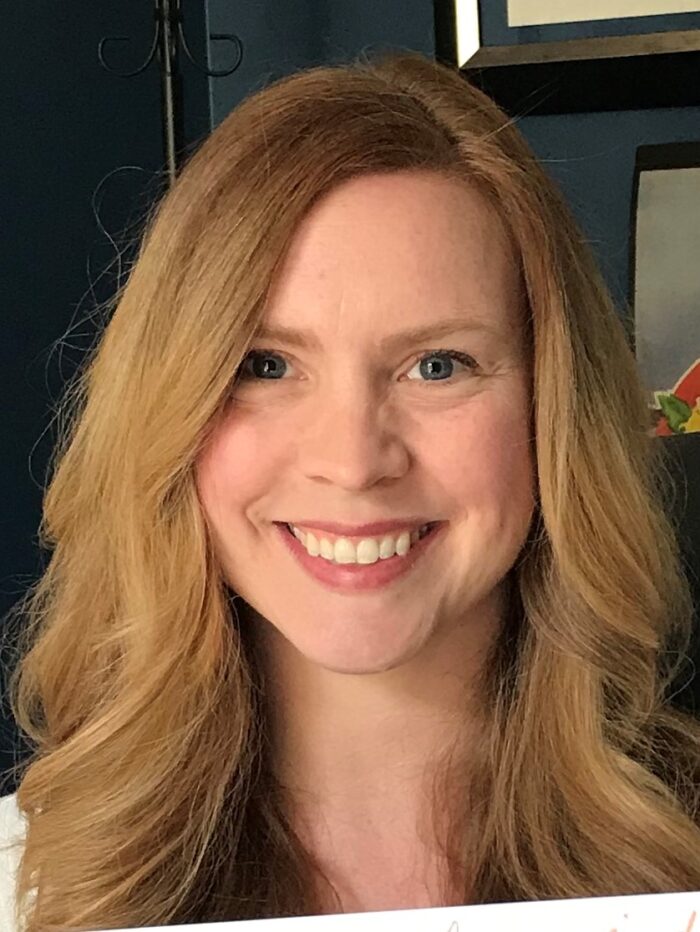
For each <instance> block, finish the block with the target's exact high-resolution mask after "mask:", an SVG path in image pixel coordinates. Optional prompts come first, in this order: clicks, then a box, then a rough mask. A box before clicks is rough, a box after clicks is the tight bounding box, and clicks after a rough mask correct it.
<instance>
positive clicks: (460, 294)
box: [196, 172, 535, 672]
mask: <svg viewBox="0 0 700 932" xmlns="http://www.w3.org/2000/svg"><path fill="white" fill-rule="evenodd" d="M521 313H522V310H521V299H520V283H519V275H518V271H517V265H516V261H515V258H514V255H513V251H512V248H511V247H510V245H509V243H508V240H507V237H506V235H505V232H504V229H503V227H502V225H501V222H500V220H499V218H498V216H497V215H496V213H495V212H494V211H493V210H492V208H490V207H489V206H488V204H487V202H486V201H485V200H484V199H483V198H482V196H481V195H480V194H479V193H478V191H476V190H475V189H472V188H470V187H468V186H467V185H466V184H460V183H458V182H456V181H452V180H448V179H446V178H443V177H442V176H438V175H436V174H431V173H427V172H426V173H422V172H421V173H408V172H405V173H394V174H386V175H372V176H363V177H360V178H355V179H352V180H350V181H347V182H345V183H343V184H342V185H340V186H339V187H337V188H336V189H334V190H333V191H332V192H331V193H330V194H328V195H327V196H326V197H325V198H323V199H322V200H320V201H319V202H317V204H316V205H315V206H314V208H313V209H312V211H311V212H310V214H309V215H308V216H307V217H306V219H305V221H304V222H303V224H302V225H301V227H300V228H299V229H298V231H297V233H296V236H295V238H294V240H293V242H292V245H291V248H290V251H289V253H288V255H287V257H286V261H285V263H284V265H283V267H282V269H281V272H280V274H279V276H278V278H277V280H276V281H275V282H274V283H273V288H272V291H271V294H270V301H269V303H268V306H267V308H266V316H265V322H264V323H265V328H266V330H267V331H269V333H268V335H266V336H264V337H261V338H260V339H259V340H257V341H256V343H255V344H254V352H252V353H251V354H250V355H249V356H248V357H247V360H246V362H245V364H244V366H243V367H242V370H241V374H240V377H239V378H240V380H239V381H238V382H237V384H236V385H235V386H234V389H233V394H232V400H231V403H230V406H229V409H228V411H227V412H226V414H225V416H224V417H223V419H222V420H221V423H220V424H219V426H218V428H217V431H216V432H215V434H214V435H213V437H212V438H211V441H210V442H209V444H208V445H207V447H206V448H205V449H204V450H203V452H202V454H201V456H200V457H199V459H198V461H197V468H196V474H197V485H198V490H199V495H200V499H201V502H202V505H203V507H204V510H205V513H206V516H207V520H208V523H209V526H210V528H211V531H212V535H213V539H214V543H215V547H216V550H217V554H218V557H219V559H220V561H221V565H222V569H223V572H224V576H225V578H226V580H227V582H228V583H229V585H230V586H231V587H232V589H233V590H234V591H235V592H236V593H237V594H238V595H240V596H241V597H242V598H243V599H244V600H245V602H246V603H248V604H249V605H250V606H251V607H252V608H253V609H254V610H255V612H257V613H258V614H259V615H260V616H262V618H261V619H258V621H257V623H258V624H261V625H265V624H266V622H265V620H266V621H267V622H269V625H270V626H271V629H270V630H272V632H273V634H274V636H275V637H276V638H278V640H279V642H280V643H282V644H284V645H286V646H287V647H289V645H291V646H293V648H296V650H297V651H299V652H300V653H301V654H302V655H303V656H304V657H305V658H306V659H307V660H309V661H311V662H313V663H316V664H319V665H321V666H323V667H324V668H326V669H329V670H335V671H342V672H372V671H380V670H388V669H391V668H394V667H397V666H399V665H400V664H402V663H404V662H406V661H407V660H409V659H412V658H413V657H414V656H416V655H417V654H418V652H419V651H420V650H421V649H423V648H424V647H425V646H426V645H427V644H428V642H429V641H430V640H431V638H433V637H436V636H437V635H438V634H439V633H440V634H442V633H444V632H445V631H449V629H450V628H451V627H454V626H457V625H464V624H472V625H479V624H486V623H487V622H486V621H485V619H486V618H487V617H489V612H488V610H486V609H488V607H489V605H491V606H493V605H495V604H497V599H498V596H499V594H500V591H501V584H502V583H503V582H504V577H505V576H506V574H507V573H508V571H509V570H510V568H511V567H512V565H513V563H514V561H515V559H516V557H517V555H518V553H519V551H520V549H521V547H522V545H523V543H524V541H525V538H526V536H527V532H528V528H529V525H530V520H531V517H532V511H533V507H534V495H535V470H534V459H533V448H532V446H531V438H530V397H529V384H530V382H529V380H530V375H529V365H530V363H529V359H528V356H527V353H526V349H525V346H524V342H523V335H522V333H521V321H520V317H521ZM284 328H287V329H289V330H293V331H294V335H289V334H287V335H284V334H283V333H282V332H281V331H282V330H283V329H284ZM412 331H421V334H418V333H411V332H412ZM302 335H303V336H302ZM386 522H388V524H389V525H392V524H396V525H397V526H396V527H395V528H393V529H392V528H391V527H390V526H387V527H385V528H381V527H379V528H376V529H372V528H370V529H364V530H363V529H360V528H359V526H360V525H367V524H375V523H386ZM434 522H436V523H437V526H436V527H434V528H433V530H431V532H430V533H429V534H427V536H425V537H423V538H421V539H420V540H419V541H418V542H417V543H416V542H414V543H413V544H412V546H411V547H410V549H409V550H408V552H407V553H404V552H403V551H404V550H405V548H406V545H407V543H409V542H410V541H411V540H413V541H415V538H416V532H417V529H418V527H419V526H421V525H425V524H428V523H431V524H432V523H434ZM288 523H289V524H292V525H294V526H296V528H297V531H298V533H299V534H300V535H301V536H302V537H304V539H305V540H306V542H307V544H308V545H309V547H310V548H311V551H312V553H313V552H318V549H319V548H320V549H321V553H320V554H319V555H317V556H314V555H310V554H309V553H307V551H306V550H305V548H304V547H303V546H302V544H301V543H300V542H299V540H298V539H297V537H295V536H293V535H292V533H291V532H290V531H289V529H288V528H287V524H288ZM324 523H328V524H330V525H333V524H335V525H345V526H348V527H345V528H336V531H335V532H334V531H333V529H332V528H331V529H329V528H326V529H323V528H321V525H322V524H324ZM307 534H312V535H313V538H310V537H305V535H307ZM340 538H345V540H344V541H341V540H340ZM324 539H325V543H324V542H323V541H324ZM314 541H315V544H314ZM361 541H362V542H361ZM360 542H361V543H360ZM396 544H398V553H397V552H396V547H395V545H396ZM390 553H393V556H388V555H387V554H390ZM324 554H325V556H324ZM356 557H359V559H360V560H369V561H375V562H368V563H360V564H356V563H354V562H350V563H345V562H343V561H344V560H346V559H347V560H354V559H355V558H356ZM491 614H492V613H491ZM479 633H481V634H483V632H475V637H476V635H477V634H479ZM279 636H281V637H279Z"/></svg>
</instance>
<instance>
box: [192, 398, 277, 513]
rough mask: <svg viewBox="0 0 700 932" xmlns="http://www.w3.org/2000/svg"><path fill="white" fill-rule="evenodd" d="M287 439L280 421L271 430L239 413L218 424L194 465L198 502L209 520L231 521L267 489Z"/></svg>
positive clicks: (259, 421) (260, 422) (261, 420)
mask: <svg viewBox="0 0 700 932" xmlns="http://www.w3.org/2000/svg"><path fill="white" fill-rule="evenodd" d="M291 440H292V438H291V437H288V436H287V435H286V431H285V426H284V424H277V425H276V426H275V427H274V429H273V427H272V425H271V424H269V423H267V422H266V421H265V420H264V419H261V418H254V417H245V416H243V415H239V416H238V417H236V418H235V419H234V418H231V417H230V418H228V419H227V420H226V421H224V422H223V423H222V424H221V425H220V427H219V428H218V429H217V431H216V432H215V433H214V435H213V436H212V438H211V439H210V441H209V443H208V444H207V446H206V447H205V449H204V450H203V451H202V452H201V454H200V455H199V457H198V459H197V462H196V464H195V477H196V478H195V481H196V484H197V489H198V492H199V497H200V501H201V502H202V504H203V506H204V507H205V509H206V511H207V513H208V515H209V517H210V519H211V520H212V522H213V523H215V524H219V523H220V522H221V521H222V520H223V519H224V517H225V519H226V521H227V522H230V521H231V520H232V519H234V520H235V518H236V516H237V513H240V510H241V509H243V508H246V507H247V505H248V504H249V503H254V502H255V501H256V500H257V499H259V498H260V497H261V496H262V495H263V494H264V493H265V492H266V491H267V490H269V488H270V483H271V479H272V478H273V477H275V476H279V474H280V455H281V454H282V452H283V451H284V449H285V448H286V449H287V450H289V449H290V443H291ZM291 448H292V449H293V447H291Z"/></svg>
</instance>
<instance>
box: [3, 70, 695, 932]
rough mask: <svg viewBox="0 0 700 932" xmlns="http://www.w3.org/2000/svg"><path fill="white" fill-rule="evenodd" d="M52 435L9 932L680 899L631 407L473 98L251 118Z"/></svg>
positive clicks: (165, 228) (686, 737) (671, 761)
mask: <svg viewBox="0 0 700 932" xmlns="http://www.w3.org/2000/svg"><path fill="white" fill-rule="evenodd" d="M621 397H623V398H625V416H624V417H620V415H619V406H618V404H617V403H616V402H617V400H618V399H619V398H621ZM67 401H68V403H69V406H70V420H69V427H68V429H67V430H66V431H65V434H64V437H63V442H62V443H61V444H60V446H59V449H58V451H57V462H56V469H55V473H54V475H53V476H52V479H51V484H50V486H49V489H48V492H47V496H46V500H45V506H44V517H43V521H42V527H41V530H42V537H41V539H42V542H43V543H44V544H46V545H49V546H51V547H53V548H54V552H53V555H52V558H51V561H50V564H49V566H48V568H47V570H46V572H45V574H44V576H43V578H42V579H41V580H40V581H39V583H38V584H37V586H36V587H35V588H34V589H33V590H32V592H31V594H30V595H28V597H27V600H26V603H25V604H23V605H22V606H20V609H21V611H22V613H23V616H24V619H25V620H24V624H25V629H24V630H25V632H26V634H25V636H26V643H24V644H23V645H22V648H23V656H22V659H21V662H20V663H19V664H18V667H17V670H16V673H15V675H14V676H13V708H14V711H15V715H16V717H17V719H18V721H19V723H20V725H21V726H22V728H23V729H24V730H25V731H26V732H27V734H28V735H29V737H30V739H31V740H32V741H33V742H34V744H35V752H34V754H33V758H32V759H31V760H30V761H29V762H28V763H27V764H25V765H24V768H23V772H22V776H21V781H20V783H19V788H18V791H17V794H16V796H12V797H6V798H5V799H4V800H3V801H2V805H3V806H4V807H5V808H4V812H5V814H6V816H7V817H8V818H9V817H11V815H12V813H15V814H16V815H19V813H20V812H21V813H22V814H23V815H24V816H26V819H27V823H26V824H27V832H26V841H25V843H24V847H23V858H22V861H21V869H20V872H19V894H20V900H21V902H22V903H24V904H25V906H26V908H27V909H28V910H29V911H30V915H29V921H28V925H27V930H28V932H40V930H43V929H48V928H57V927H59V926H60V927H61V928H66V929H68V928H76V929H77V928H99V927H102V928H107V927H110V926H111V927H115V926H122V927H124V926H141V925H143V926H147V925H153V924H165V923H172V924H176V923H182V922H188V921H189V922H193V921H204V920H222V919H239V918H256V917H266V916H285V915H309V914H317V913H333V912H346V911H362V910H371V909H392V908H409V907H416V906H439V905H449V904H456V903H464V904H466V903H487V902H498V901H514V900H530V899H544V898H558V897H576V896H596V895H613V894H625V893H648V892H661V891H681V890H692V889H697V888H698V887H700V827H699V826H698V792H699V791H698V770H699V768H698V761H699V760H700V728H699V726H698V723H697V722H695V721H694V720H693V719H691V718H690V717H689V716H688V715H685V714H683V713H681V712H680V711H675V710H674V709H673V708H672V707H671V706H670V704H669V700H668V693H669V685H670V684H671V683H672V681H673V679H674V676H675V674H676V673H677V671H678V669H679V666H680V664H681V663H682V661H683V658H684V654H685V651H686V650H687V644H688V636H689V629H690V618H691V604H690V599H689V595H688V590H687V584H686V582H685V579H684V576H683V574H682V571H681V569H680V563H679V556H678V552H677V544H676V537H675V533H674V529H673V527H672V525H671V524H670V523H669V519H668V518H667V517H666V507H665V506H666V503H664V502H662V501H661V500H660V491H659V490H660V488H661V485H662V482H661V481H660V479H662V473H663V467H662V464H661V462H660V461H659V460H658V458H657V454H656V448H655V447H654V446H653V441H652V440H651V439H650V438H649V436H648V430H649V414H648V412H647V408H646V404H645V397H644V392H643V390H642V388H641V386H640V383H639V380H638V375H637V371H636V367H635V362H634V359H633V356H632V354H631V352H630V350H629V348H628V346H627V342H626V339H625V333H624V329H623V326H622V324H621V323H620V322H619V320H618V318H617V315H616V312H615V310H614V308H613V306H612V304H611V301H610V299H609V297H608V295H607V293H606V292H605V289H604V287H603V285H602V283H601V280H600V277H599V275H598V273H597V271H596V269H595V266H594V263H593V261H592V259H591V258H590V255H589V253H588V251H587V249H586V247H585V245H584V243H583V242H582V238H581V235H580V233H579V232H578V230H577V229H576V228H575V226H574V224H573V223H572V220H571V219H570V216H569V214H568V213H567V210H566V209H565V207H564V205H563V203H562V199H561V197H560V196H559V194H558V193H557V192H556V191H555V190H554V188H553V186H552V184H551V183H550V182H549V181H548V180H547V178H546V177H545V175H544V173H543V172H542V170H541V169H540V168H539V167H538V165H537V163H536V161H535V159H534V157H533V156H532V154H531V153H530V151H529V149H528V148H527V146H526V145H525V143H524V142H523V140H522V139H521V137H520V135H519V134H518V132H517V131H516V129H515V128H514V126H513V125H512V124H511V123H510V122H509V120H508V119H507V118H506V116H505V115H504V114H503V113H502V112H500V111H499V110H498V109H497V107H496V106H495V105H494V104H493V103H492V102H491V101H490V100H488V99H487V98H486V97H485V96H484V95H483V94H481V93H480V92H479V91H477V90H475V89H474V88H472V87H470V86H469V85H468V84H467V83H465V81H464V80H463V78H462V77H461V76H459V75H458V74H457V73H456V72H453V71H451V70H450V69H448V68H446V67H444V66H441V65H437V64H435V63H433V62H431V61H430V60H427V59H425V58H423V57H421V56H419V55H417V54H413V53H401V54H389V55H386V56H384V57H383V58H378V59H376V60H374V61H372V62H368V61H362V62H355V63H352V64H349V65H344V66H335V67H324V68H316V69H312V70H308V71H306V72H301V73H298V74H296V75H294V76H292V77H289V78H286V79H283V80H280V81H277V82H276V83H274V84H272V85H270V86H269V87H267V88H265V89H264V90H262V91H261V92H259V93H257V94H255V95H253V96H251V97H250V98H248V99H247V100H245V101H244V102H243V103H242V104H241V105H240V106H239V107H238V108H237V109H236V110H235V111H234V112H233V113H231V114H230V116H229V117H228V118H227V119H226V120H225V121H224V122H223V123H222V124H221V125H220V126H219V127H218V128H217V129H216V131H215V132H214V133H213V134H212V135H211V137H210V138H209V139H208V140H207V141H206V142H205V143H204V145H203V146H202V147H201V149H200V150H199V151H198V153H197V154H196V155H195V156H194V157H193V158H192V160H191V162H190V163H189V164H188V166H187V167H186V168H185V170H184V171H183V173H182V175H181V177H180V179H179V181H178V183H177V184H176V186H175V187H174V189H173V190H172V191H171V192H170V193H169V194H168V196H167V197H166V198H165V199H164V201H163V202H162V204H161V205H160V206H159V209H158V211H157V213H156V215H155V217H154V218H152V221H151V222H150V224H149V226H148V230H147V233H146V236H145V238H144V242H143V246H142V250H141V253H140V256H139V259H138V261H137V263H136V265H135V266H134V268H133V270H132V273H131V276H130V279H129V282H128V284H127V285H126V287H125V288H124V290H123V292H122V294H121V295H120V297H119V301H118V305H117V307H116V310H115V311H114V314H113V316H112V319H111V321H110V322H109V325H108V326H107V328H106V330H105V332H104V335H103V337H102V339H101V341H100V343H99V346H98V347H97V348H96V351H95V353H94V355H93V356H92V357H91V359H90V361H89V364H88V365H87V366H86V368H85V372H84V374H83V375H82V377H81V378H80V380H79V381H78V382H77V383H76V385H75V386H74V388H73V390H72V391H71V394H70V395H69V396H67ZM12 807H14V809H13V808H12ZM17 824H18V823H17ZM25 895H26V896H25ZM20 906H21V903H20V902H19V901H18V909H19V908H20Z"/></svg>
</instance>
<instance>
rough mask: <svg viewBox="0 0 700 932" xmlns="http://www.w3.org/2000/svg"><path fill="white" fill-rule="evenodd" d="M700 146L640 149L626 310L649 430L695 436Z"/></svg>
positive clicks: (699, 358) (699, 387) (698, 424)
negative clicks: (649, 413)
mask: <svg viewBox="0 0 700 932" xmlns="http://www.w3.org/2000/svg"><path fill="white" fill-rule="evenodd" d="M698 218H700V141H698V142H692V143H675V144H672V145H657V146H640V147H639V148H638V149H637V157H636V164H635V175H634V186H633V194H632V217H631V231H630V306H631V308H632V311H633V319H634V333H633V343H634V350H635V355H636V358H637V363H638V366H639V370H640V374H641V376H642V379H643V381H644V385H645V387H646V389H647V391H648V392H649V405H650V408H651V409H652V410H653V412H654V422H655V426H654V430H653V432H654V433H656V434H657V435H660V436H669V435H671V434H674V433H696V432H697V433H699V434H700V222H699V220H698Z"/></svg>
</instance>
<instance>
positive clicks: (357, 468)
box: [298, 380, 410, 491]
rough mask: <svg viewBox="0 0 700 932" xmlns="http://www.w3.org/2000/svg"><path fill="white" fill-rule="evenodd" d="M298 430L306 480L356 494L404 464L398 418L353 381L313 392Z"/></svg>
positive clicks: (406, 454) (406, 453)
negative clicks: (303, 422) (336, 486)
mask: <svg viewBox="0 0 700 932" xmlns="http://www.w3.org/2000/svg"><path fill="white" fill-rule="evenodd" d="M305 417H306V419H307V423H306V425H305V426H304V429H303V430H301V431H300V436H299V440H300V444H299V448H298V456H299V462H300V464H301V468H302V470H303V472H304V474H305V475H306V476H307V477H308V478H311V479H314V480H320V481H326V482H329V483H333V484H334V485H338V486H340V487H342V488H345V489H348V490H353V491H360V490H363V489H367V488H370V487H372V486H373V485H375V484H376V483H378V482H381V481H382V480H387V479H398V478H400V477H401V476H402V475H404V474H405V472H406V471H407V469H408V468H409V464H410V453H409V450H408V448H407V446H406V442H405V438H403V439H402V437H401V425H400V419H399V417H398V416H397V415H396V412H395V411H393V410H392V409H391V407H390V405H389V404H387V403H383V402H382V401H381V400H378V398H377V393H376V392H373V391H372V389H371V387H369V386H368V387H366V388H364V389H363V388H358V382H357V381H356V380H348V381H347V382H346V383H345V384H344V385H339V386H337V387H335V388H333V389H330V388H327V389H326V391H325V392H323V393H321V392H319V393H318V394H317V395H316V396H315V397H314V399H313V400H312V401H310V404H309V406H308V409H307V412H306V415H305Z"/></svg>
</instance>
